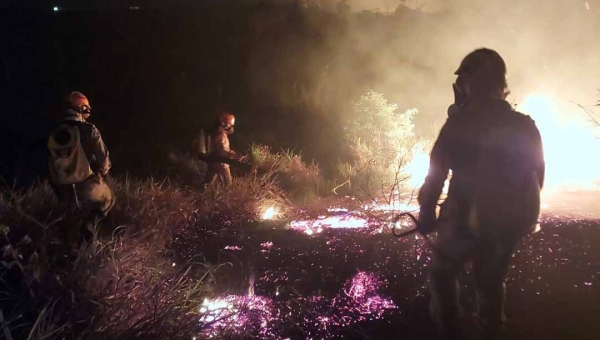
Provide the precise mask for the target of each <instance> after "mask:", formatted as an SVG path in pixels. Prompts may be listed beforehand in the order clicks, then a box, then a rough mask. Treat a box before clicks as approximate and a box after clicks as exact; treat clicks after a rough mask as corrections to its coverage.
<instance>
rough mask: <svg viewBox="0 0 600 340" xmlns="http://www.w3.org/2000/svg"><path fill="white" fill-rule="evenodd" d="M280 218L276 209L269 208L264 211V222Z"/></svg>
mask: <svg viewBox="0 0 600 340" xmlns="http://www.w3.org/2000/svg"><path fill="white" fill-rule="evenodd" d="M277 216H279V210H278V209H277V208H276V207H267V208H266V209H264V211H263V213H262V216H261V218H262V219H263V220H272V219H274V218H275V217H277Z"/></svg>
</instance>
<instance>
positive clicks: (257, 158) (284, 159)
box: [250, 144, 330, 204]
mask: <svg viewBox="0 0 600 340" xmlns="http://www.w3.org/2000/svg"><path fill="white" fill-rule="evenodd" d="M250 156H251V160H252V163H253V164H255V165H257V166H259V167H260V168H263V169H269V172H270V173H271V174H272V175H274V177H275V179H276V181H277V183H278V185H279V186H280V187H281V188H282V189H283V190H284V191H285V192H286V193H287V195H288V196H289V197H290V200H291V201H293V202H294V203H303V204H306V203H309V202H312V201H314V200H315V199H317V198H318V197H319V196H322V195H324V194H329V189H330V188H329V186H328V184H327V182H326V181H325V179H324V178H323V176H322V175H321V171H320V169H319V166H318V165H317V164H315V163H314V162H313V163H311V164H306V163H305V162H304V161H302V155H301V154H296V153H294V151H293V150H281V151H279V152H273V151H272V150H271V148H270V147H268V146H265V145H259V144H252V145H251V146H250Z"/></svg>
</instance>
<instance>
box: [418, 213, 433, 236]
mask: <svg viewBox="0 0 600 340" xmlns="http://www.w3.org/2000/svg"><path fill="white" fill-rule="evenodd" d="M418 220H419V223H418V224H417V230H419V233H421V234H422V235H427V234H429V233H431V232H433V231H434V230H435V224H436V223H435V222H436V216H435V206H433V207H424V206H422V207H421V210H420V211H419V219H418Z"/></svg>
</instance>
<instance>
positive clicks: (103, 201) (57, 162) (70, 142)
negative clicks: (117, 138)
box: [48, 92, 114, 245]
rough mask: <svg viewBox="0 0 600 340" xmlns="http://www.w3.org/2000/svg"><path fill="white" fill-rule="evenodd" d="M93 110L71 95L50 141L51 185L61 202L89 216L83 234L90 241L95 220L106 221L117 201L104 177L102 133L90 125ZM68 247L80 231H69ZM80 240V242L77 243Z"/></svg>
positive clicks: (106, 162) (107, 163)
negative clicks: (102, 218)
mask: <svg viewBox="0 0 600 340" xmlns="http://www.w3.org/2000/svg"><path fill="white" fill-rule="evenodd" d="M90 114H91V107H90V103H89V101H88V99H87V97H86V96H84V95H83V94H82V93H81V92H71V94H70V95H69V96H68V97H67V98H66V100H65V108H64V110H63V111H62V112H61V117H60V118H59V120H58V122H57V123H56V124H55V126H54V128H53V130H52V132H51V133H50V137H49V139H48V150H49V153H50V157H49V167H50V181H51V184H52V187H53V189H54V192H55V193H56V195H57V196H58V199H59V201H61V202H65V203H68V204H69V205H71V207H72V208H74V209H73V210H80V211H82V212H84V214H85V215H86V217H85V221H84V222H85V223H84V228H81V231H82V232H83V233H84V236H87V237H88V238H89V237H90V236H91V233H92V231H93V230H90V229H92V228H93V225H91V224H90V223H92V222H93V221H94V220H95V219H97V218H101V217H105V216H106V214H107V213H108V211H109V210H110V209H111V208H112V206H113V204H114V197H113V193H112V191H111V189H110V187H109V186H108V185H107V184H106V182H105V181H104V177H105V176H106V175H107V174H108V171H109V170H110V167H111V163H110V158H109V154H108V149H107V148H106V145H104V142H103V140H102V137H101V135H100V131H98V129H97V128H96V126H94V125H93V124H91V123H88V122H86V120H87V119H88V118H89V117H90ZM67 234H68V235H67V236H68V239H69V243H70V244H71V245H74V244H75V243H76V242H77V241H78V238H79V235H80V234H79V230H68V231H67ZM76 238H77V239H76Z"/></svg>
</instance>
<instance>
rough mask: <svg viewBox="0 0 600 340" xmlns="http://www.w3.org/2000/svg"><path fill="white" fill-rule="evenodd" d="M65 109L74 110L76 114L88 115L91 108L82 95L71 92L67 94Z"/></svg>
mask: <svg viewBox="0 0 600 340" xmlns="http://www.w3.org/2000/svg"><path fill="white" fill-rule="evenodd" d="M66 102H67V103H66V104H67V107H68V108H70V109H73V110H75V111H76V112H77V113H81V114H90V112H91V110H92V107H91V106H90V102H89V100H88V99H87V97H86V96H84V95H83V93H81V92H78V91H73V92H71V93H70V94H69V96H68V97H67V100H66Z"/></svg>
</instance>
